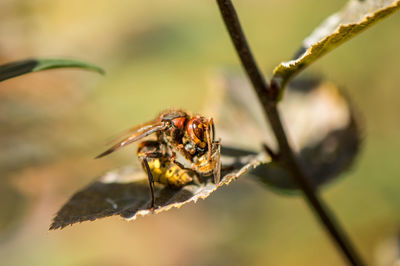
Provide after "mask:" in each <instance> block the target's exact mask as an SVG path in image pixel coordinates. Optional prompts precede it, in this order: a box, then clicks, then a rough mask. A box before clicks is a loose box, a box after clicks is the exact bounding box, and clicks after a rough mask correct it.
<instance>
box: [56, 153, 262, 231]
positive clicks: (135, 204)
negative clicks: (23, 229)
mask: <svg viewBox="0 0 400 266" xmlns="http://www.w3.org/2000/svg"><path fill="white" fill-rule="evenodd" d="M222 153H223V157H222V159H221V160H222V163H223V166H222V168H223V169H225V170H223V171H222V174H223V178H222V179H221V182H220V183H219V184H218V185H216V184H214V183H213V182H212V178H210V177H207V178H201V182H198V183H194V182H193V183H191V184H188V185H186V186H184V187H182V188H180V189H173V188H170V187H168V186H164V185H161V184H157V183H156V184H155V185H156V186H155V191H154V193H155V198H156V205H157V206H158V208H156V209H155V210H154V211H153V212H152V211H151V210H150V209H149V207H150V202H151V197H150V191H149V185H148V180H147V176H146V175H145V173H144V172H143V171H142V170H141V169H139V168H135V167H133V166H130V167H125V168H121V169H117V170H114V171H110V172H108V173H106V174H105V175H103V176H101V177H100V178H98V179H97V180H95V181H94V182H93V183H91V184H90V185H89V186H87V187H86V188H84V189H83V190H81V191H79V192H77V193H75V194H74V195H73V196H72V198H71V199H70V200H69V201H68V202H67V203H66V204H65V205H64V206H63V207H62V208H61V209H60V210H59V211H58V213H57V215H56V217H55V218H54V220H53V223H52V224H51V226H50V230H54V229H62V228H64V227H65V226H67V225H72V224H74V223H77V222H83V221H94V220H96V219H99V218H103V217H108V216H113V215H119V216H121V217H122V218H124V219H126V220H135V219H136V218H137V217H138V216H145V215H149V214H153V213H154V214H157V213H160V212H164V211H167V210H170V209H171V208H173V207H175V208H180V207H181V206H183V205H184V204H187V203H190V202H197V200H198V199H205V198H207V197H208V196H209V195H210V194H211V193H212V192H214V191H215V190H217V189H218V188H220V187H222V186H224V185H228V184H229V183H230V182H232V181H233V180H235V179H236V178H238V177H239V176H241V175H243V174H244V173H246V172H248V171H249V170H250V169H252V168H255V167H257V166H258V165H260V164H263V163H266V162H267V160H268V158H267V156H266V155H265V154H263V153H260V154H256V153H252V152H243V151H239V153H240V154H241V156H235V157H233V156H229V154H231V153H234V154H235V149H223V150H222ZM236 155H237V153H236Z"/></svg>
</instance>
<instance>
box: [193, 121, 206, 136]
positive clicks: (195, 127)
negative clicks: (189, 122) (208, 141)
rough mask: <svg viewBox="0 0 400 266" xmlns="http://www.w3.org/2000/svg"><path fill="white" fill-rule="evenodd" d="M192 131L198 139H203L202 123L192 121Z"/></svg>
mask: <svg viewBox="0 0 400 266" xmlns="http://www.w3.org/2000/svg"><path fill="white" fill-rule="evenodd" d="M193 131H194V134H195V135H196V137H197V138H198V139H199V140H200V141H203V139H204V124H203V123H200V122H199V121H194V123H193Z"/></svg>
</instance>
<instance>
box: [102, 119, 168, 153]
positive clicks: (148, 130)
mask: <svg viewBox="0 0 400 266" xmlns="http://www.w3.org/2000/svg"><path fill="white" fill-rule="evenodd" d="M168 127H169V123H166V122H159V123H156V124H153V125H147V124H145V125H144V126H142V127H140V128H139V129H137V130H136V131H135V132H134V133H133V134H131V135H130V136H129V137H127V138H125V139H123V140H121V141H119V142H118V143H117V144H115V145H114V146H112V147H111V148H109V149H108V150H106V151H105V152H103V153H101V154H99V155H98V156H96V159H97V158H101V157H103V156H106V155H108V154H110V153H113V152H114V151H116V150H118V149H120V148H122V147H124V146H126V145H128V144H131V143H133V142H135V141H138V140H140V139H142V138H145V137H147V136H149V135H151V134H153V133H155V132H158V131H162V130H165V129H167V128H168ZM135 128H137V127H134V128H132V129H135Z"/></svg>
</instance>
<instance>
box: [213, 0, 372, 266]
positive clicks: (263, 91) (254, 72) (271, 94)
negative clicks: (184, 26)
mask: <svg viewBox="0 0 400 266" xmlns="http://www.w3.org/2000/svg"><path fill="white" fill-rule="evenodd" d="M217 3H218V6H219V9H220V12H221V15H222V18H223V20H224V22H225V26H226V28H227V30H228V32H229V35H230V37H231V40H232V42H233V44H234V46H235V49H236V52H237V54H238V55H239V58H240V60H241V63H242V65H243V68H244V69H245V71H246V73H247V75H248V77H249V79H250V81H251V83H252V85H253V88H254V90H255V91H256V93H257V96H258V98H259V100H260V102H261V104H262V107H263V109H264V112H265V115H266V117H267V118H268V120H269V122H270V124H271V127H272V129H273V132H274V134H275V137H276V139H277V142H278V144H279V149H280V150H279V152H280V157H281V160H282V162H283V163H284V164H285V165H286V167H287V168H288V170H289V171H290V172H291V174H292V177H293V179H294V181H295V183H296V184H297V185H298V186H299V188H300V189H301V190H302V191H303V193H304V195H305V198H306V201H307V202H308V204H309V205H310V207H311V208H312V209H313V210H314V211H315V212H314V213H315V214H316V215H317V217H318V218H319V220H320V222H321V223H322V224H323V225H324V226H325V228H326V229H327V231H328V232H329V233H330V236H331V237H332V240H333V241H334V242H335V243H336V244H337V246H338V247H339V248H340V250H341V251H342V252H343V254H344V255H345V256H346V258H347V259H348V261H349V262H350V263H351V264H352V265H364V263H363V261H362V260H361V257H360V256H359V255H358V253H357V252H356V250H355V248H354V246H353V244H352V243H351V241H350V240H349V238H348V237H347V235H346V234H345V232H344V231H343V229H341V226H340V225H339V223H338V222H337V221H336V219H335V218H334V215H333V213H332V212H330V211H329V209H328V208H327V206H326V205H325V204H324V202H323V200H322V199H321V198H320V197H319V196H318V194H317V193H316V191H314V189H313V187H312V186H311V185H310V183H309V182H308V179H307V177H306V175H305V173H304V171H303V169H302V167H301V166H300V165H299V163H298V161H297V159H296V156H295V154H294V152H293V150H292V148H291V147H290V144H289V142H288V139H287V137H286V132H285V130H284V128H283V125H282V122H281V119H280V115H279V111H278V109H277V106H276V104H277V97H278V93H277V92H278V91H279V88H275V87H270V86H268V84H267V82H266V81H265V79H264V76H263V75H262V74H261V71H260V70H259V68H258V66H257V63H256V61H255V59H254V57H253V55H252V52H251V50H250V47H249V45H248V43H247V40H246V37H245V35H244V33H243V30H242V28H241V25H240V21H239V18H238V16H237V14H236V11H235V8H234V6H233V4H232V2H231V1H230V0H217Z"/></svg>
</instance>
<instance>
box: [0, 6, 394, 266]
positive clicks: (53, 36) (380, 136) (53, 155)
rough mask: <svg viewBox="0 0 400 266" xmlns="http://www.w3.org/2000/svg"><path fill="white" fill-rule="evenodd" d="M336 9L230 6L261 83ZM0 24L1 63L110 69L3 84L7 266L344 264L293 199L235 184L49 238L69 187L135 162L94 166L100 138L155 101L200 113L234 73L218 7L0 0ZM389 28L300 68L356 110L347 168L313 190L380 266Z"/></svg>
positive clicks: (0, 110) (142, 117)
mask: <svg viewBox="0 0 400 266" xmlns="http://www.w3.org/2000/svg"><path fill="white" fill-rule="evenodd" d="M345 2H346V1H344V0H340V1H315V0H306V1H293V0H291V1H290V0H283V1H259V0H247V1H244V0H238V1H235V4H236V7H237V10H238V11H239V15H240V17H241V19H242V22H243V26H244V28H245V30H246V33H247V35H248V38H249V41H250V43H251V46H252V48H253V50H254V53H255V55H256V57H257V59H258V61H259V64H260V66H261V67H262V69H263V70H265V73H266V74H267V75H269V73H271V72H272V69H273V68H274V67H275V66H276V65H278V64H279V63H280V62H281V61H283V60H287V59H289V58H290V57H291V56H292V55H293V53H294V52H295V51H296V49H297V48H298V46H299V44H300V43H301V40H302V39H303V38H304V37H305V36H307V35H308V34H309V33H310V32H311V31H312V29H313V28H314V27H315V26H317V25H318V24H319V23H320V22H321V21H322V20H323V19H324V18H325V17H327V16H328V15H330V14H331V13H333V12H335V11H337V10H339V9H340V8H341V7H342V6H343V5H344V3H345ZM0 17H1V22H2V23H1V24H0V63H5V62H8V61H12V60H17V59H21V58H25V57H32V56H40V57H50V56H54V57H71V56H73V58H79V59H83V60H86V61H89V62H94V63H96V64H98V65H101V66H102V67H104V68H105V69H106V71H107V75H106V76H105V77H99V76H97V75H96V74H92V73H85V72H81V71H77V70H52V71H47V72H43V73H35V74H32V75H28V76H24V77H20V78H18V79H13V80H9V81H6V82H3V83H2V84H0V125H1V127H0V149H1V153H0V173H1V175H2V176H1V180H0V210H1V214H0V259H1V264H2V265H345V263H344V261H343V260H342V258H341V255H340V254H339V252H338V251H337V250H336V248H335V246H334V245H333V244H332V243H331V242H330V239H329V237H328V235H327V234H326V233H325V232H324V230H323V229H322V228H321V227H320V226H319V224H318V222H317V221H316V219H315V218H314V216H313V213H312V212H311V211H310V209H309V208H308V207H307V205H306V204H305V202H304V200H303V199H302V198H300V197H286V196H283V195H279V194H276V193H275V192H272V191H270V190H268V189H266V188H264V187H263V186H262V185H260V184H258V183H256V182H255V181H253V180H250V179H248V178H246V177H244V178H241V179H240V180H238V181H237V182H235V183H234V184H232V185H230V186H229V187H225V188H223V189H221V190H220V191H218V192H217V193H215V194H214V195H212V196H211V197H210V198H208V199H207V200H205V201H199V202H198V203H197V204H191V205H189V206H185V207H183V208H181V209H179V210H178V209H174V210H171V211H169V212H167V213H163V214H160V215H157V216H148V217H145V218H140V219H138V220H137V221H135V222H125V221H123V220H121V219H119V218H117V217H113V218H107V219H103V220H99V221H96V222H86V223H83V224H80V225H74V226H73V227H68V228H65V229H64V230H62V231H52V232H47V228H48V226H49V224H50V221H51V219H52V217H53V215H54V214H55V212H56V211H57V210H58V208H59V207H60V206H61V205H62V204H63V203H64V202H65V201H66V200H67V199H68V198H69V196H70V195H71V194H72V193H73V192H75V191H76V190H77V189H80V188H81V187H83V186H84V185H86V184H87V183H89V182H90V181H91V180H92V179H93V178H94V177H96V176H97V175H99V174H101V173H102V172H104V171H106V170H107V169H112V168H115V167H117V166H120V165H125V164H128V163H132V161H133V159H132V158H134V156H135V149H134V148H129V149H126V151H124V152H120V153H117V154H115V155H113V156H110V157H109V158H104V159H102V160H93V159H92V158H93V157H94V156H95V155H96V154H97V153H99V152H101V151H103V149H104V147H105V146H104V143H105V140H107V139H109V137H110V136H114V135H115V134H118V133H119V132H120V131H122V130H123V129H126V128H129V127H130V126H132V125H135V124H137V123H140V122H143V121H146V120H148V119H150V118H153V117H154V115H155V114H157V113H159V112H160V111H161V110H164V109H166V108H170V107H181V108H185V109H188V110H190V111H193V112H196V111H200V110H201V109H202V107H203V106H204V103H205V101H206V100H207V99H206V95H208V94H207V87H209V77H210V73H213V72H214V71H215V70H216V69H221V68H224V67H229V68H236V69H238V70H240V66H239V62H238V59H237V56H236V54H235V53H234V50H233V48H232V45H231V43H230V40H229V38H228V35H227V34H226V32H225V29H224V26H223V24H222V21H221V19H220V15H219V13H218V9H217V6H216V3H215V2H214V1H182V0H170V1H161V0H150V1H139V0H130V1H126V0H121V1H117V2H111V1H107V0H97V1H77V0H69V1H67V0H30V1H22V0H3V1H1V3H0ZM399 23H400V16H399V14H397V13H395V14H394V15H393V16H391V17H389V18H388V19H386V20H384V21H382V22H380V23H378V24H377V25H375V26H373V27H372V28H371V29H369V30H367V31H366V32H364V33H362V34H361V35H360V36H357V37H356V38H355V39H353V40H351V41H350V42H348V43H346V44H344V45H343V46H341V47H340V48H338V49H337V50H334V51H333V52H331V53H330V54H328V55H327V56H325V57H323V58H322V59H321V60H320V61H318V62H317V63H315V64H314V65H312V66H311V67H310V68H309V69H308V70H307V72H308V73H317V74H321V75H323V76H324V77H325V78H327V79H329V80H331V81H335V82H337V83H338V84H340V85H342V86H344V87H345V88H346V89H347V91H348V94H349V95H350V96H351V97H352V99H353V101H354V102H355V104H356V105H357V107H358V109H359V110H360V111H361V112H362V114H363V127H364V136H365V142H364V145H363V149H362V152H361V154H360V156H359V158H358V160H357V163H356V165H355V166H354V167H353V170H352V171H351V172H349V173H346V174H344V175H343V176H342V177H341V180H340V181H338V182H335V183H334V184H332V185H330V186H328V187H327V188H325V189H324V191H323V193H322V195H323V197H324V199H325V200H326V202H327V203H328V205H329V206H330V207H331V209H332V210H333V211H334V212H335V213H336V214H337V216H338V217H339V219H340V221H341V223H342V224H343V225H344V227H345V228H346V230H347V231H348V232H349V235H350V236H351V238H352V239H353V240H354V242H355V244H356V245H357V246H358V247H359V249H360V251H361V253H362V255H363V256H364V257H365V258H366V260H367V261H369V262H371V264H380V265H388V264H385V261H386V260H388V258H390V256H391V255H390V254H391V249H392V248H393V247H394V246H393V244H392V242H391V240H392V239H394V238H395V237H396V236H397V235H398V233H399V229H400V226H399V225H400V223H399V220H400V214H399V213H400V212H399V210H400V181H399V180H398V178H399V174H400V164H399V163H398V158H399V156H398V152H399V151H400V138H399V136H400V135H399V134H400V123H399V114H400V105H399V104H398V99H399V97H400V94H399V90H398V89H399V84H400V75H399V69H400V53H399V52H398V47H399V45H400V35H399V33H398V25H400V24H399ZM394 243H395V242H394ZM385 254H386V255H385Z"/></svg>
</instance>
